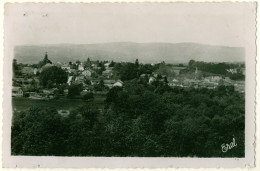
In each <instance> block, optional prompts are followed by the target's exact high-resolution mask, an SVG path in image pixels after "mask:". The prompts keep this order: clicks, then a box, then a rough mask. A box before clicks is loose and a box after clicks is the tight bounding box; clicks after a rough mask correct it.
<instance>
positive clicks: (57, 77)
mask: <svg viewBox="0 0 260 171" xmlns="http://www.w3.org/2000/svg"><path fill="white" fill-rule="evenodd" d="M67 79H68V74H67V73H66V72H65V71H64V70H62V69H61V68H60V67H57V66H51V67H48V68H45V69H44V70H43V71H42V72H41V74H40V81H41V84H42V85H43V86H44V87H46V86H47V85H48V84H52V85H55V84H56V85H57V84H63V83H66V82H67Z"/></svg>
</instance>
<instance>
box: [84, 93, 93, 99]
mask: <svg viewBox="0 0 260 171" xmlns="http://www.w3.org/2000/svg"><path fill="white" fill-rule="evenodd" d="M83 99H84V100H93V99H94V94H93V93H92V92H89V93H87V94H85V95H84V96H83Z"/></svg>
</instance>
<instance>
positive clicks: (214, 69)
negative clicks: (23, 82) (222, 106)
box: [187, 60, 245, 80]
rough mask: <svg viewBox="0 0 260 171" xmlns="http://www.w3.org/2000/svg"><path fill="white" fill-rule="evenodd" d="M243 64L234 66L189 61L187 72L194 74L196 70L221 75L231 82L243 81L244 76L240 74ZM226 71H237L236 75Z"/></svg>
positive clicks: (232, 64) (230, 64) (231, 64)
mask: <svg viewBox="0 0 260 171" xmlns="http://www.w3.org/2000/svg"><path fill="white" fill-rule="evenodd" d="M244 67H245V64H234V63H224V62H222V63H209V62H201V61H194V60H190V61H189V64H188V68H187V70H188V71H192V72H194V71H195V70H196V68H198V70H200V71H203V72H206V73H213V74H218V75H223V76H227V77H230V79H232V80H244V79H245V76H244V75H243V73H242V70H241V68H244ZM228 69H237V73H233V74H232V73H229V72H228V71H227V70H228Z"/></svg>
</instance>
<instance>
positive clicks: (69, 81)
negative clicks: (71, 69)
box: [67, 76, 73, 85]
mask: <svg viewBox="0 0 260 171" xmlns="http://www.w3.org/2000/svg"><path fill="white" fill-rule="evenodd" d="M72 78H73V76H69V78H68V81H67V84H68V85H71V82H72Z"/></svg>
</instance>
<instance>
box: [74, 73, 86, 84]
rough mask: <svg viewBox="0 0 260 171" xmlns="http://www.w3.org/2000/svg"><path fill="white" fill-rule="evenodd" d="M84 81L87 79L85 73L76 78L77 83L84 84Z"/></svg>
mask: <svg viewBox="0 0 260 171" xmlns="http://www.w3.org/2000/svg"><path fill="white" fill-rule="evenodd" d="M84 81H85V77H84V75H80V76H77V77H76V78H75V83H76V84H84Z"/></svg>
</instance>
